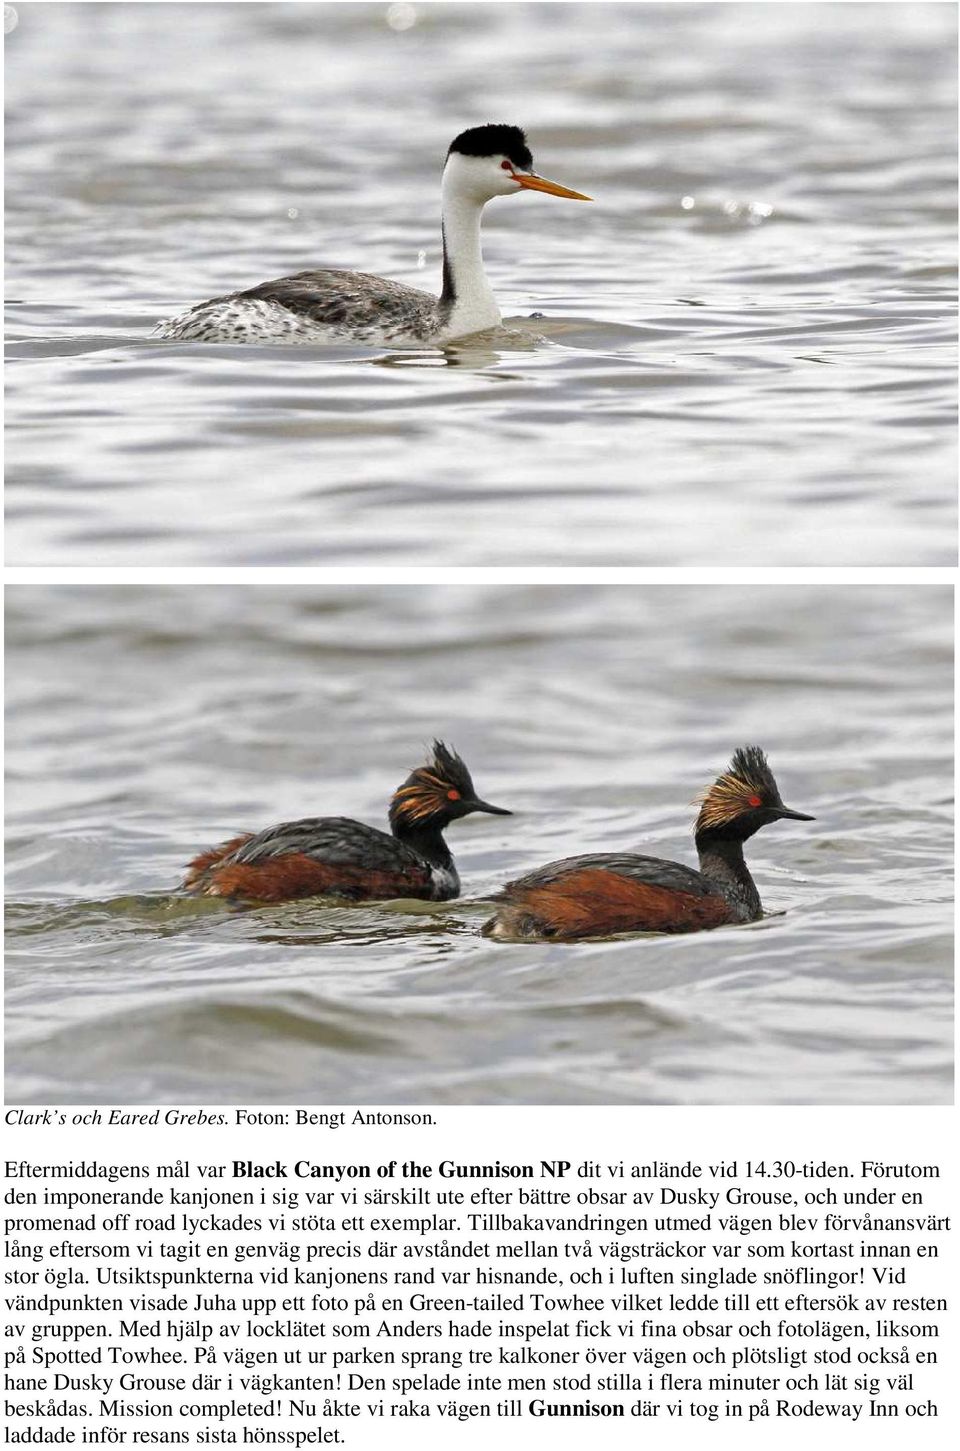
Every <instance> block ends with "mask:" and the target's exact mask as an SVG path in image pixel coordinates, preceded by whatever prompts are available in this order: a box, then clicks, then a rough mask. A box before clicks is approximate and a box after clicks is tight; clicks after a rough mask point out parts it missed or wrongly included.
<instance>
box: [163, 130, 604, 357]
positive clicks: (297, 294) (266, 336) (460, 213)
mask: <svg viewBox="0 0 960 1451" xmlns="http://www.w3.org/2000/svg"><path fill="white" fill-rule="evenodd" d="M522 191H540V192H547V193H548V194H549V195H551V196H560V197H570V198H572V199H573V200H574V201H583V202H587V201H589V200H590V198H589V197H587V196H584V195H583V194H582V193H581V192H578V191H570V190H569V188H568V187H565V186H561V185H560V184H559V182H556V181H547V180H546V178H545V177H542V176H537V174H536V172H535V171H534V170H533V157H532V156H531V155H530V149H529V147H528V146H527V139H526V137H525V136H524V134H523V132H522V131H521V130H520V128H519V127H518V126H474V127H472V128H471V129H470V130H469V131H463V132H461V134H460V135H459V136H458V137H457V138H456V140H455V141H453V142H452V143H451V146H450V149H449V151H448V152H447V160H446V163H445V165H444V168H443V200H442V212H441V234H442V238H443V290H442V292H441V293H440V296H439V297H434V296H433V295H432V294H431V293H429V292H421V291H420V290H419V288H416V287H405V286H404V285H403V284H402V283H400V282H391V281H389V280H388V279H387V278H386V277H373V276H371V275H370V274H369V273H367V272H347V271H343V270H340V269H338V268H322V269H319V270H316V271H310V272H295V273H294V274H293V276H291V277H280V278H277V280H276V281H274V282H263V283H261V284H260V285H259V286H258V287H250V288H247V290H246V291H244V292H231V293H228V294H227V295H226V296H224V297H214V298H211V299H210V301H209V302H199V303H197V304H196V306H195V307H191V308H188V309H187V311H186V312H182V313H180V314H179V316H178V317H171V318H168V319H167V321H166V322H162V323H159V324H158V325H157V327H156V328H155V329H154V331H155V333H156V334H157V335H158V336H159V337H162V338H178V339H180V338H182V339H192V340H194V341H197V342H201V343H261V342H270V343H317V342H335V341H337V340H343V339H347V340H352V341H354V342H361V343H373V344H376V345H382V344H398V345H401V346H402V345H410V344H413V345H417V344H424V343H444V342H449V341H450V340H451V339H453V338H461V337H465V336H467V335H468V334H470V333H476V332H482V331H484V330H485V329H487V328H492V327H498V326H499V324H500V322H501V317H500V309H499V308H498V306H497V304H496V301H495V299H494V296H493V293H492V292H491V290H490V284H489V282H488V281H487V277H486V273H485V272H484V270H483V256H482V254H481V251H480V213H481V212H482V211H483V208H484V206H485V205H486V203H487V202H488V201H490V200H491V199H492V198H493V197H495V196H514V195H516V194H519V193H520V192H522Z"/></svg>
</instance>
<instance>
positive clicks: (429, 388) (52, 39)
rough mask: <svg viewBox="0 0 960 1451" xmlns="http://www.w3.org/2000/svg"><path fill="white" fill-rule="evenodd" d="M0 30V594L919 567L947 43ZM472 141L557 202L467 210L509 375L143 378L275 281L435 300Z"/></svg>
mask: <svg viewBox="0 0 960 1451" xmlns="http://www.w3.org/2000/svg"><path fill="white" fill-rule="evenodd" d="M8 8H9V7H8ZM15 13H16V15H17V16H18V17H19V23H18V24H17V25H16V28H15V29H14V30H13V32H12V33H11V34H10V35H9V36H8V39H7V53H8V61H7V104H8V124H7V248H8V292H9V294H10V296H11V300H12V301H11V307H10V319H11V331H10V336H11V339H12V344H11V348H10V353H9V356H10V359H11V364H12V366H11V367H10V369H9V373H8V435H7V456H8V479H9V483H8V509H9V515H8V517H9V527H8V539H9V552H8V561H9V562H10V563H15V564H55V563H80V564H83V563H100V564H129V563H134V562H136V563H149V564H168V563H179V564H196V563H215V564H251V563H252V564H264V563H269V564H285V563H298V564H311V563H326V564H330V563H339V564H350V563H356V562H371V561H383V562H387V563H392V564H408V565H409V564H413V565H417V564H425V563H426V564H435V563H443V564H491V563H497V564H528V563H536V564H557V563H560V564H564V563H593V564H631V563H636V564H651V563H652V564H678V563H679V564H696V563H716V562H722V563H727V564H729V563H740V564H755V563H766V564H780V563H784V564H811V563H813V564H817V563H822V564H883V563H894V564H952V563H954V562H955V547H954V527H955V515H954V476H955V475H954V433H955V428H954V425H955V344H954V300H955V238H956V200H955V191H956V188H955V179H956V10H955V7H953V6H951V5H946V4H902V5H900V4H878V5H873V4H807V5H803V4H799V5H789V4H589V5H586V4H564V5H553V4H549V5H540V4H483V5H476V4H474V5H470V4H464V5H447V4H431V5H422V4H399V5H398V4H390V5H388V4H375V5H352V4H338V5H335V6H330V5H312V4H269V5H261V4H243V5H234V4H190V5H178V4H171V5H167V4H163V5H158V4H106V5H99V4H83V5H79V4H44V5H36V4H29V3H26V4H22V5H18V6H16V7H15ZM491 119H494V120H505V121H510V122H517V123H520V124H522V125H524V126H525V127H526V128H527V129H528V131H529V134H530V139H531V143H532V146H533V152H534V158H535V160H536V162H537V163H538V165H539V166H540V168H541V170H542V171H543V172H544V173H545V174H547V175H548V176H555V177H556V178H557V179H558V180H561V181H565V182H567V183H568V184H569V185H571V186H573V187H575V188H578V189H580V190H583V191H587V192H589V193H590V194H591V195H592V196H594V197H595V198H596V201H595V203H594V205H592V206H590V207H587V206H581V205H576V204H573V203H563V202H559V201H556V200H555V199H552V198H547V197H535V196H526V197H524V198H523V200H508V201H501V202H496V203H494V204H492V205H491V206H490V207H489V208H488V210H487V224H486V252H487V259H488V267H489V271H490V274H491V277H492V280H493V283H494V288H495V291H496V292H497V294H498V297H499V298H500V300H501V304H502V307H503V310H504V313H505V316H508V317H512V318H524V317H529V315H530V314H531V313H534V312H536V313H538V314H543V318H542V320H537V321H534V322H530V323H528V324H527V327H528V329H530V332H529V337H528V338H527V339H526V341H525V342H524V341H516V340H515V341H514V342H513V343H502V344H499V345H496V346H490V347H489V348H488V349H486V350H477V349H476V348H472V349H465V350H464V349H460V350H454V351H452V352H450V353H447V354H444V353H442V352H438V351H436V350H426V351H424V352H421V353H415V352H413V353H405V354H404V353H393V354H391V353H386V352H384V351H383V350H377V349H371V348H363V347H354V346H348V345H347V346H337V347H333V348H326V349H324V348H316V347H311V348H304V349H278V348H276V347H259V348H237V347H229V346H217V347H210V346H209V345H197V344H191V345H187V344H169V343H160V342H157V341H153V342H151V341H148V340H147V335H148V333H149V330H150V329H151V328H152V326H153V324H154V323H155V322H156V321H157V319H159V318H161V317H163V316H165V315H168V314H170V313H171V312H173V311H177V310H180V309H181V308H182V307H184V306H186V305H188V304H190V303H193V302H196V301H199V300H201V299H203V298H205V297H210V296H214V295H216V294H218V293H222V292H224V291H229V290H231V289H233V288H236V287H242V286H249V285H253V284H255V283H257V282H261V281H264V280H265V279H267V278H271V277H276V276H280V275H282V274H283V273H285V272H291V271H296V270H299V269H301V268H303V267H306V266H311V265H321V264H326V265H340V266H343V265H346V266H352V267H359V268H361V269H363V270H367V271H372V272H379V273H384V274H388V275H390V276H393V277H397V278H399V279H400V280H402V281H405V282H408V283H412V284H415V285H418V286H421V287H427V288H436V287H437V286H438V283H439V265H440V252H439V228H438V200H439V198H438V183H439V174H440V168H441V164H442V160H443V156H444V153H445V151H446V147H447V144H448V143H449V141H450V140H451V138H452V137H453V136H454V135H455V134H456V133H457V132H458V131H459V130H461V129H462V128H463V127H465V126H467V125H472V124H476V123H477V122H483V121H487V120H491ZM421 264H422V265H421Z"/></svg>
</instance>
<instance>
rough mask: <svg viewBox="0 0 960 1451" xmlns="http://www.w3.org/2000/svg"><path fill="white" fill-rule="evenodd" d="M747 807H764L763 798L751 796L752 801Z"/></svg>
mask: <svg viewBox="0 0 960 1451" xmlns="http://www.w3.org/2000/svg"><path fill="white" fill-rule="evenodd" d="M747 805H748V806H762V805H763V798H762V797H761V796H751V797H750V799H749V800H748V802H747Z"/></svg>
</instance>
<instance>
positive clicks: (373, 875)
mask: <svg viewBox="0 0 960 1451" xmlns="http://www.w3.org/2000/svg"><path fill="white" fill-rule="evenodd" d="M471 811H487V812H489V813H490V814H491V815H492V816H510V815H511V812H509V811H507V810H505V809H504V808H503V807H502V806H490V805H489V804H488V803H487V802H486V801H481V800H480V799H479V798H478V796H477V793H476V791H475V790H474V786H473V782H472V781H471V779H470V772H469V771H468V770H467V768H466V766H465V765H464V763H463V762H462V761H461V759H460V757H459V756H458V755H457V754H456V752H454V751H451V750H450V749H449V748H448V747H447V746H445V745H444V744H443V742H442V741H434V743H433V759H432V760H430V761H428V762H427V764H426V765H425V766H420V767H418V768H417V770H416V771H412V772H411V774H410V775H409V776H408V777H407V779H406V781H404V783H403V785H402V786H399V787H398V788H397V790H396V791H395V792H394V793H393V797H392V799H391V802H390V831H391V832H392V835H388V834H387V833H386V832H385V831H378V830H377V828H376V827H375V826H366V825H365V824H364V823H363V822H362V821H352V820H351V819H350V818H349V817H347V816H310V817H306V818H305V819H304V820H302V821H286V822H284V823H283V824H282V825H281V826H272V827H269V828H268V829H267V830H266V831H260V832H257V834H256V835H255V836H254V835H252V834H249V835H245V836H236V837H234V838H233V840H232V841H227V842H224V843H223V845H222V846H218V847H214V848H213V849H212V850H211V851H206V852H203V853H202V854H201V855H200V856H198V857H197V858H196V859H195V860H194V861H192V862H191V863H190V865H189V867H188V868H187V874H186V877H185V878H184V881H183V890H184V891H186V892H190V893H193V894H195V895H197V896H205V897H229V898H232V899H234V900H237V901H245V902H286V901H291V900H293V898H295V897H340V898H346V899H347V900H348V901H365V900H366V901H371V900H375V899H378V900H386V899H388V898H391V897H420V898H423V899H424V900H426V901H429V902H443V901H446V900H447V899H448V898H450V897H456V896H458V895H459V892H460V878H459V876H458V875H457V868H456V866H455V865H454V861H453V857H452V856H451V855H450V850H449V848H448V846H447V844H446V842H445V841H444V839H443V833H444V830H445V828H446V827H448V826H449V825H450V823H451V821H456V820H457V819H458V817H461V816H468V815H469V814H470V812H471Z"/></svg>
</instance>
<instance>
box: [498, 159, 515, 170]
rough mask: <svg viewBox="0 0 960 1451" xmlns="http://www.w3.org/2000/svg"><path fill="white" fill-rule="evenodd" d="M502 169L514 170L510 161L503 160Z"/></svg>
mask: <svg viewBox="0 0 960 1451" xmlns="http://www.w3.org/2000/svg"><path fill="white" fill-rule="evenodd" d="M500 170H501V171H512V170H513V167H512V166H511V165H510V163H509V161H501V163H500Z"/></svg>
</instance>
